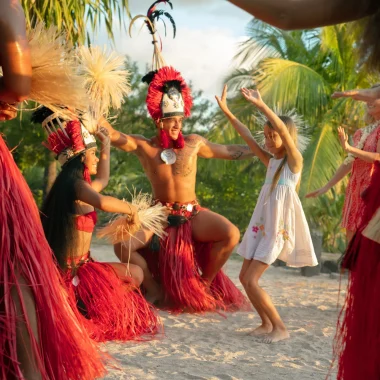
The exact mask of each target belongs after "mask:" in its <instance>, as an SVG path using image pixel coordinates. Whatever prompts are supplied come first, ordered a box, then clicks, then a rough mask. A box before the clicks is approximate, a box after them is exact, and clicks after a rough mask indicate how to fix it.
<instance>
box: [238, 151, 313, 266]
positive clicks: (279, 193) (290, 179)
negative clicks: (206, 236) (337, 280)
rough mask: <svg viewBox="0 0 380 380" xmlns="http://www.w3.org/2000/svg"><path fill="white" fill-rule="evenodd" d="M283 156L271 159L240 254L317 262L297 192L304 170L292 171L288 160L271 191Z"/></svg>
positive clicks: (295, 262) (290, 261) (307, 263)
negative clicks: (301, 171) (295, 172)
mask: <svg viewBox="0 0 380 380" xmlns="http://www.w3.org/2000/svg"><path fill="white" fill-rule="evenodd" d="M282 160H283V159H282V158H281V159H278V160H277V159H274V158H271V159H270V161H269V165H268V169H267V174H266V178H265V183H264V186H263V187H262V189H261V192H260V195H259V199H258V200H257V204H256V207H255V210H254V212H253V215H252V218H251V221H250V223H249V226H248V229H247V231H246V232H245V234H244V237H243V240H242V242H241V244H240V246H239V248H238V254H239V255H241V256H243V257H244V258H246V259H248V260H251V259H255V260H259V261H262V262H264V263H266V264H268V265H270V264H272V263H273V262H274V261H275V260H276V259H277V258H279V259H281V260H283V261H285V262H286V263H287V265H288V266H292V267H303V266H315V265H317V264H318V261H317V258H316V256H315V252H314V247H313V243H312V240H311V236H310V230H309V226H308V224H307V221H306V217H305V214H304V212H303V209H302V204H301V201H300V199H299V197H298V194H297V192H296V186H297V183H298V180H299V178H300V175H301V173H297V174H294V173H292V172H291V170H290V168H289V166H288V163H286V164H285V165H284V167H283V169H282V172H281V175H280V178H279V181H278V184H277V186H276V187H275V188H274V189H273V192H272V193H271V184H272V179H273V176H274V174H275V172H276V170H277V168H278V166H279V165H280V164H281V161H282Z"/></svg>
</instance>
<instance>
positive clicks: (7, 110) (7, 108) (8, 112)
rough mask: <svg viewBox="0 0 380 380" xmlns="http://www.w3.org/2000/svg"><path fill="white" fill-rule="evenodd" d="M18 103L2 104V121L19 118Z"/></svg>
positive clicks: (0, 113) (0, 118)
mask: <svg viewBox="0 0 380 380" xmlns="http://www.w3.org/2000/svg"><path fill="white" fill-rule="evenodd" d="M15 105H16V103H13V104H9V103H5V102H0V121H8V120H12V119H14V118H15V117H16V116H17V108H16V107H15Z"/></svg>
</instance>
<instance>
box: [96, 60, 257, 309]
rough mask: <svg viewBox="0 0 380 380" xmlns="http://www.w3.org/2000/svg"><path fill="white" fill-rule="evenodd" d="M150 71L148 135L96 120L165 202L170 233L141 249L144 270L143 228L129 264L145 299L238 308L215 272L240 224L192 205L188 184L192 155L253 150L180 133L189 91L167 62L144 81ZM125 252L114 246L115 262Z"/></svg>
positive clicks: (174, 305) (238, 156)
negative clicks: (139, 272) (140, 275)
mask: <svg viewBox="0 0 380 380" xmlns="http://www.w3.org/2000/svg"><path fill="white" fill-rule="evenodd" d="M152 77H153V80H152V81H151V83H150V85H149V89H148V96H147V106H148V110H149V113H150V115H151V117H152V119H153V120H154V122H155V125H156V128H157V135H156V136H154V137H153V138H150V139H149V138H146V137H144V136H139V135H126V134H124V133H121V132H119V131H117V130H115V129H113V128H112V127H111V126H110V125H109V124H106V123H105V122H103V125H104V126H106V127H107V128H108V130H109V134H110V137H111V143H112V145H113V146H115V147H117V148H119V149H121V150H124V151H125V152H131V153H134V154H136V155H137V157H138V158H139V160H140V162H141V164H142V166H143V168H144V171H145V174H146V175H147V177H148V179H149V181H150V183H151V186H152V191H153V196H154V199H156V200H157V201H159V202H161V203H163V204H166V205H167V207H168V208H169V209H170V213H171V216H170V217H169V227H168V228H167V232H168V234H169V235H168V237H167V238H166V239H164V240H163V241H161V242H160V245H159V250H160V252H159V254H158V255H157V254H155V253H154V252H153V253H152V252H149V253H145V254H144V256H145V258H146V260H147V261H148V266H149V270H148V267H147V264H146V262H145V260H144V259H143V258H142V256H140V255H139V254H138V253H137V250H139V249H141V248H144V247H145V248H146V247H147V245H148V244H149V243H150V242H151V240H152V234H151V233H149V232H148V231H145V230H144V231H140V232H139V233H138V236H137V239H134V241H133V242H131V246H130V249H131V251H132V253H131V259H130V262H131V263H134V264H137V265H140V266H141V267H142V268H143V270H144V277H145V280H144V286H145V288H146V289H147V293H148V297H149V299H150V300H151V301H155V300H157V299H160V298H161V296H164V298H165V302H166V303H169V304H170V307H171V309H173V310H184V309H188V310H191V311H208V310H215V309H216V308H219V307H221V308H226V309H228V308H235V309H236V308H240V307H242V306H245V299H244V297H243V296H242V294H241V293H240V292H239V291H238V290H237V289H236V288H235V286H234V285H233V284H232V282H231V281H230V280H229V279H228V278H227V277H226V276H225V275H224V274H222V273H221V272H220V271H221V268H222V267H223V265H224V264H225V263H226V261H227V260H228V258H229V257H230V255H231V253H232V250H233V249H234V247H235V246H236V245H237V243H238V242H239V238H240V233H239V230H238V229H237V227H236V226H234V225H233V224H232V223H231V222H230V221H228V220H227V219H226V218H225V217H223V216H221V215H218V214H216V213H214V212H212V211H210V210H206V209H203V208H201V207H200V206H199V204H198V202H197V201H196V194H195V183H196V172H197V160H198V157H202V158H219V159H227V160H242V159H247V158H250V157H252V156H253V154H252V152H251V151H250V149H249V148H248V146H244V145H219V144H214V143H211V142H210V141H208V140H207V139H205V138H204V137H201V136H199V135H197V134H191V135H187V136H183V135H182V132H181V130H182V123H183V118H184V117H187V116H189V115H190V109H191V106H192V98H191V94H190V89H189V88H188V87H187V85H186V83H185V81H184V79H183V78H182V77H181V75H180V73H179V72H178V71H176V70H175V69H174V68H172V67H167V66H166V67H163V68H161V69H159V70H158V71H155V72H152V73H149V74H148V75H147V76H146V77H145V78H143V80H144V79H145V81H147V82H149V81H150V80H151V79H152ZM155 240H156V239H154V238H153V240H152V242H151V244H150V246H151V248H152V246H154V243H155ZM153 248H154V247H153ZM127 251H128V248H126V247H123V246H122V245H121V244H118V245H115V253H116V255H117V256H118V257H119V259H120V260H121V261H125V260H126V259H127V257H128V256H129V254H128V252H127ZM207 251H208V252H207ZM123 253H124V254H123ZM150 272H152V274H153V277H152V275H151V273H150ZM199 272H201V273H202V277H200V275H199ZM157 280H158V281H160V283H161V286H162V290H163V292H164V294H162V293H161V289H160V287H159V286H158V284H157ZM210 284H211V293H210V291H209V289H208V287H209V286H210Z"/></svg>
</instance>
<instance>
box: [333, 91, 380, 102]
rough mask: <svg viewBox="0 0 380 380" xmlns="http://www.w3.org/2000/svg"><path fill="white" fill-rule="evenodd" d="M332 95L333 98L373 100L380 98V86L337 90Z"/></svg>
mask: <svg viewBox="0 0 380 380" xmlns="http://www.w3.org/2000/svg"><path fill="white" fill-rule="evenodd" d="M331 97H332V98H333V99H338V98H351V99H354V100H360V101H362V102H367V103H368V102H373V101H374V100H376V99H378V98H380V87H374V88H366V89H362V90H359V89H356V90H347V91H336V92H334V93H333V94H332V95H331Z"/></svg>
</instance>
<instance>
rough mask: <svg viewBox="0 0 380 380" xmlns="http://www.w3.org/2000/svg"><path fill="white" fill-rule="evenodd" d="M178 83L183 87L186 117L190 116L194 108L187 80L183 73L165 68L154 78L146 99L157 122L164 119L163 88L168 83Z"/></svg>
mask: <svg viewBox="0 0 380 380" xmlns="http://www.w3.org/2000/svg"><path fill="white" fill-rule="evenodd" d="M174 80H175V81H178V82H180V85H181V94H182V98H183V102H184V104H185V107H184V108H185V109H184V113H185V117H189V116H190V110H191V107H192V106H193V98H192V96H191V90H190V88H189V87H188V86H187V84H186V82H185V80H184V79H183V77H182V76H181V73H180V72H179V71H177V70H176V69H174V68H173V67H170V66H165V67H163V68H161V69H160V70H158V72H157V74H156V75H155V76H154V78H153V80H152V82H151V83H150V85H149V88H148V95H147V97H146V103H147V107H148V111H149V114H150V116H151V117H152V118H153V119H155V120H157V119H160V118H161V117H162V111H161V100H162V97H163V95H164V93H163V88H164V85H165V83H166V82H169V81H174Z"/></svg>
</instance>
